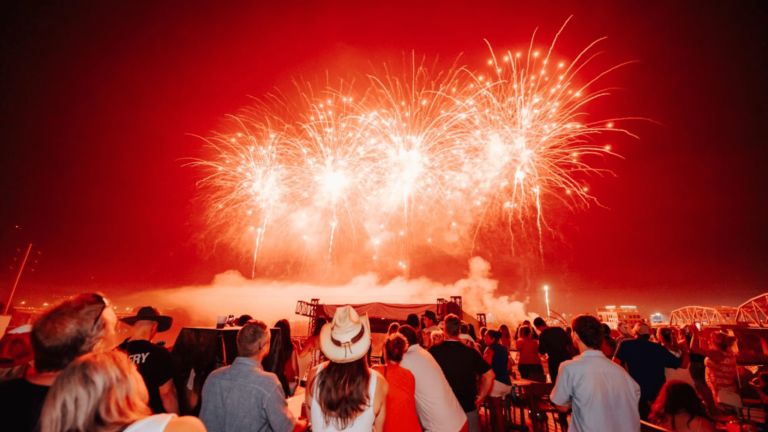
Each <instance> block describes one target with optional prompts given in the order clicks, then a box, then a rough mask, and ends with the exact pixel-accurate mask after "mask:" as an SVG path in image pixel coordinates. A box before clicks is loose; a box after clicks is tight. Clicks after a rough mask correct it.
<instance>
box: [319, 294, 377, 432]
mask: <svg viewBox="0 0 768 432" xmlns="http://www.w3.org/2000/svg"><path fill="white" fill-rule="evenodd" d="M319 340H320V348H321V349H322V351H323V353H324V354H325V356H326V357H327V358H328V360H329V361H328V362H325V363H323V364H321V365H319V366H318V367H317V368H315V369H312V371H310V373H309V376H308V377H307V392H306V405H307V407H308V408H309V416H310V417H309V420H310V421H311V422H312V431H313V432H342V431H343V432H371V431H374V432H381V431H382V430H383V427H384V417H385V415H386V413H385V409H386V408H385V407H386V397H387V390H388V386H387V381H386V380H385V379H384V377H382V376H381V375H380V374H379V373H378V372H376V371H374V370H371V369H369V368H368V365H367V363H366V360H365V355H366V354H367V353H368V348H369V347H370V346H371V332H370V327H369V324H368V317H367V316H364V317H362V318H361V317H359V316H358V315H357V312H355V310H354V309H353V308H352V307H351V306H342V307H339V308H338V309H336V313H335V314H334V317H333V322H332V323H331V324H328V325H326V326H325V327H323V329H322V331H321V332H320V337H319Z"/></svg>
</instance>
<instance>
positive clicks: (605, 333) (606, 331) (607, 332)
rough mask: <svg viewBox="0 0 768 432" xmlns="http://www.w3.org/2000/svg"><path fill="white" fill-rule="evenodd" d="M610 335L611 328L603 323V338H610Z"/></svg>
mask: <svg viewBox="0 0 768 432" xmlns="http://www.w3.org/2000/svg"><path fill="white" fill-rule="evenodd" d="M610 335H611V326H609V325H608V324H605V323H603V336H610Z"/></svg>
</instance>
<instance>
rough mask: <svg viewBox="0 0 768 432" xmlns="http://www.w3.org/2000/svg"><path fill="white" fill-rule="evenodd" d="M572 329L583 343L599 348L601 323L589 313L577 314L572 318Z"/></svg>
mask: <svg viewBox="0 0 768 432" xmlns="http://www.w3.org/2000/svg"><path fill="white" fill-rule="evenodd" d="M572 324H573V331H575V332H576V334H577V335H579V339H581V341H582V342H584V345H586V346H588V347H590V348H592V349H596V350H599V349H600V348H601V347H602V346H603V325H602V324H601V323H600V321H598V320H597V318H595V317H593V316H591V315H579V316H577V317H576V318H574V319H573V322H572Z"/></svg>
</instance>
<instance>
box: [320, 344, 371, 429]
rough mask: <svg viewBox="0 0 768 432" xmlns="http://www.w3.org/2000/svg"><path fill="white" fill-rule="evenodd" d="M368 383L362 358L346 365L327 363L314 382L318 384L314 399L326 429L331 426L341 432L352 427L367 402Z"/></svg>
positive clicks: (367, 373) (366, 367)
mask: <svg viewBox="0 0 768 432" xmlns="http://www.w3.org/2000/svg"><path fill="white" fill-rule="evenodd" d="M370 380H371V373H370V371H369V370H368V366H367V365H366V363H365V357H361V358H359V359H357V360H355V361H353V362H349V363H336V362H333V361H331V362H328V365H327V366H326V367H325V368H323V370H322V371H320V373H319V374H317V376H315V379H314V381H315V383H313V384H316V385H317V397H316V398H315V400H316V401H317V403H318V404H319V405H320V409H321V410H322V413H323V420H324V421H325V425H326V427H327V426H328V425H331V424H333V426H334V427H335V428H336V429H337V430H344V429H346V428H347V427H349V426H351V425H352V423H353V422H354V420H355V418H356V417H357V416H358V415H359V414H360V413H361V412H363V411H364V410H365V408H366V407H367V406H368V403H369V402H370V400H369V399H370V397H369V394H368V386H369V382H370ZM310 387H312V386H310ZM309 390H310V391H311V389H309ZM315 421H317V420H315Z"/></svg>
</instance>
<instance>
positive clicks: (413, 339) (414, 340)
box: [397, 324, 419, 346]
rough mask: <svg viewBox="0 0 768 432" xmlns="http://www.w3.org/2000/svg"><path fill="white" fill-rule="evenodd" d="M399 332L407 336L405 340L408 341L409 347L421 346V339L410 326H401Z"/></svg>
mask: <svg viewBox="0 0 768 432" xmlns="http://www.w3.org/2000/svg"><path fill="white" fill-rule="evenodd" d="M397 332H398V333H400V334H401V335H403V336H405V340H407V341H408V345H410V346H414V345H418V344H419V337H418V336H417V335H416V329H414V328H413V327H411V326H410V325H408V324H406V325H401V326H400V328H399V329H397Z"/></svg>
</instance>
